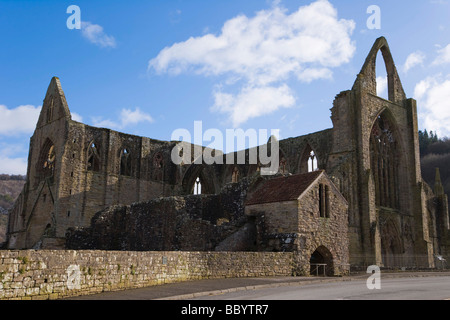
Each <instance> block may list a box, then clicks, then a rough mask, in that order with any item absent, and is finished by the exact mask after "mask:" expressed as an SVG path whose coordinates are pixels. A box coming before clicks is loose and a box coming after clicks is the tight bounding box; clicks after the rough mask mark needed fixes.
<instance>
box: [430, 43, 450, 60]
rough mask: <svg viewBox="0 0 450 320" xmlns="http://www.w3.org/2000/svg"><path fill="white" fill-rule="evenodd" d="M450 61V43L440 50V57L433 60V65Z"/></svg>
mask: <svg viewBox="0 0 450 320" xmlns="http://www.w3.org/2000/svg"><path fill="white" fill-rule="evenodd" d="M447 63H450V44H449V45H447V46H446V47H445V48H443V49H440V50H438V57H437V58H436V59H435V60H434V61H433V65H441V64H447Z"/></svg>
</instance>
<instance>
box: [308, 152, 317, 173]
mask: <svg viewBox="0 0 450 320" xmlns="http://www.w3.org/2000/svg"><path fill="white" fill-rule="evenodd" d="M317 169H318V166H317V156H316V153H315V152H314V151H313V150H311V152H310V153H309V156H308V172H314V171H317Z"/></svg>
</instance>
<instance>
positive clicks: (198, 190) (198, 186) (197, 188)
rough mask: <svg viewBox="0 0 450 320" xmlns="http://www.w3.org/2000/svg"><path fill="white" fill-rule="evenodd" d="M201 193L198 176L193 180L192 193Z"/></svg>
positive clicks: (200, 183)
mask: <svg viewBox="0 0 450 320" xmlns="http://www.w3.org/2000/svg"><path fill="white" fill-rule="evenodd" d="M201 194H202V182H201V180H200V177H197V179H195V182H194V195H201Z"/></svg>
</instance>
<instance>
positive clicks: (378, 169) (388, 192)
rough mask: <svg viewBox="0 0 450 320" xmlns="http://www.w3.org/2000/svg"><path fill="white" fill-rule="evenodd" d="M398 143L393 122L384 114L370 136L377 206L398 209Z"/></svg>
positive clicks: (377, 120) (377, 121)
mask: <svg viewBox="0 0 450 320" xmlns="http://www.w3.org/2000/svg"><path fill="white" fill-rule="evenodd" d="M398 147H399V146H398V143H397V141H396V139H395V135H394V127H393V125H392V122H391V121H389V119H388V118H387V117H385V116H384V115H383V114H382V115H380V116H379V117H378V118H377V119H376V121H375V124H374V126H373V128H372V132H371V137H370V155H371V167H372V173H373V178H374V183H375V201H376V205H377V206H381V207H387V208H392V209H398V207H399V199H398V152H399V151H398Z"/></svg>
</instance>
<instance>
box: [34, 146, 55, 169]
mask: <svg viewBox="0 0 450 320" xmlns="http://www.w3.org/2000/svg"><path fill="white" fill-rule="evenodd" d="M55 165H56V151H55V145H54V144H53V142H52V141H51V140H50V139H47V140H46V141H45V143H44V146H43V147H42V150H41V155H40V156H39V162H38V167H37V173H38V175H39V177H40V178H46V177H51V176H53V173H54V171H55Z"/></svg>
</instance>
